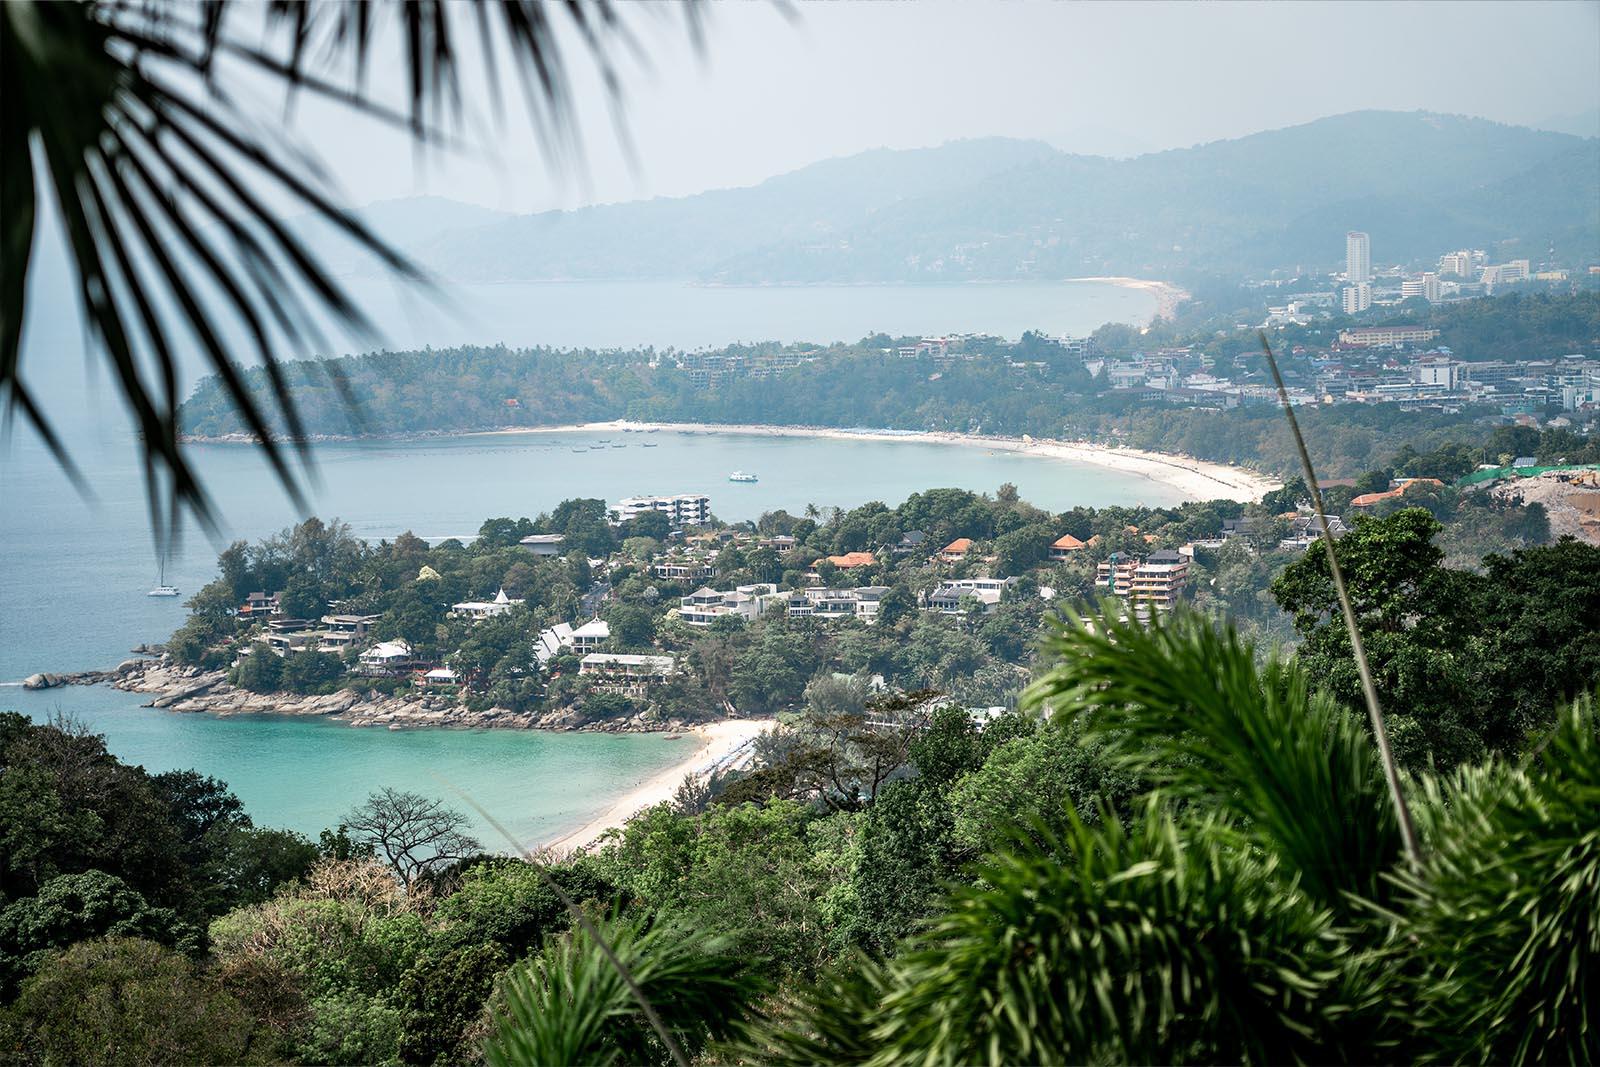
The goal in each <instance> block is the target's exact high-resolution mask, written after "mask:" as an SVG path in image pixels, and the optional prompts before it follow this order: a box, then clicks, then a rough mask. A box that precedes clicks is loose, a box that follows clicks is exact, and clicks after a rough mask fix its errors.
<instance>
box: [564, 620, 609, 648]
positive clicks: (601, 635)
mask: <svg viewBox="0 0 1600 1067" xmlns="http://www.w3.org/2000/svg"><path fill="white" fill-rule="evenodd" d="M610 640H611V624H610V623H608V622H606V621H605V620H604V619H591V620H590V621H589V622H586V623H584V624H583V625H582V626H580V627H578V628H577V629H576V630H573V631H572V648H573V650H574V651H576V652H593V651H595V650H596V649H598V648H600V647H602V646H603V645H605V644H607V643H608V642H610Z"/></svg>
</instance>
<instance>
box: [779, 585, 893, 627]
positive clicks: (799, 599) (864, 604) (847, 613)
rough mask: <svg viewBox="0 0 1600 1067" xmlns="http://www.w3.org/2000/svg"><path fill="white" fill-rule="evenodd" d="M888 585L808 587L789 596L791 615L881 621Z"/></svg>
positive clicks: (793, 616) (824, 618) (868, 621)
mask: <svg viewBox="0 0 1600 1067" xmlns="http://www.w3.org/2000/svg"><path fill="white" fill-rule="evenodd" d="M888 592H889V587H888V586H886V585H862V586H857V587H856V588H854V589H806V590H803V591H801V592H799V593H796V594H795V595H794V596H792V597H790V598H789V617H790V618H811V619H823V620H831V619H860V620H861V621H862V622H865V623H873V622H876V621H878V608H879V607H880V606H881V605H882V603H883V598H884V597H885V596H886V595H887V594H888Z"/></svg>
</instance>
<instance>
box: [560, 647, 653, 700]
mask: <svg viewBox="0 0 1600 1067" xmlns="http://www.w3.org/2000/svg"><path fill="white" fill-rule="evenodd" d="M676 664H677V661H676V660H675V659H673V657H671V656H635V655H629V654H627V653H621V652H591V653H589V654H588V655H587V656H584V657H583V661H582V662H581V663H580V664H579V665H578V673H579V674H580V675H582V676H583V677H585V678H588V679H589V680H590V682H591V683H593V685H594V687H595V688H596V689H601V690H604V691H606V692H608V693H624V694H626V695H628V696H643V695H644V694H645V693H646V692H647V691H648V690H649V689H650V687H651V686H653V685H660V684H661V683H662V682H664V681H666V680H667V679H668V678H671V677H672V672H673V669H674V667H675V666H676Z"/></svg>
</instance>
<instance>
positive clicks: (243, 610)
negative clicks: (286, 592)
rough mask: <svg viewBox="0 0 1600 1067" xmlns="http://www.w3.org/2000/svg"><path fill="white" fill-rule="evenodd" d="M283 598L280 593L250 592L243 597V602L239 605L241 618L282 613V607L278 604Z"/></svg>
mask: <svg viewBox="0 0 1600 1067" xmlns="http://www.w3.org/2000/svg"><path fill="white" fill-rule="evenodd" d="M282 600H283V594H282V593H273V594H272V595H271V596H268V595H267V594H266V593H264V592H261V593H251V594H249V595H248V596H246V597H245V598H244V603H243V604H242V605H240V607H239V612H238V615H239V618H241V619H265V618H269V617H271V616H274V615H282V614H283V609H282V608H281V607H280V606H279V605H280V603H281V601H282Z"/></svg>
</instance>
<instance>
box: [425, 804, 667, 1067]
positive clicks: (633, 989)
mask: <svg viewBox="0 0 1600 1067" xmlns="http://www.w3.org/2000/svg"><path fill="white" fill-rule="evenodd" d="M434 777H436V778H439V780H440V781H441V782H443V783H444V784H445V786H447V787H448V788H449V789H450V791H451V792H453V793H455V794H456V795H457V796H458V797H460V798H461V799H462V800H464V801H465V802H466V803H467V806H468V807H470V808H471V809H472V810H473V811H475V812H477V813H478V814H479V815H480V816H482V817H483V820H484V821H485V822H487V823H488V824H489V825H490V826H492V827H494V828H495V830H497V831H498V832H499V834H500V836H501V837H503V838H505V839H506V841H507V842H509V843H510V845H511V847H512V848H514V849H516V850H517V854H518V855H520V856H521V857H522V858H523V859H524V860H525V861H527V863H528V864H529V865H530V866H531V867H533V869H534V870H535V871H538V872H539V877H540V878H541V879H543V880H544V884H545V885H547V886H549V887H550V890H551V891H552V892H553V893H555V895H556V896H557V897H559V898H560V899H561V904H562V906H563V907H565V908H566V909H567V911H568V912H570V913H571V914H572V918H573V919H574V920H575V921H576V922H577V923H578V925H579V926H581V927H582V928H583V931H584V933H586V934H588V935H589V936H590V937H591V938H593V939H594V943H595V944H596V945H599V946H600V951H601V952H602V953H603V954H604V955H605V957H606V959H607V960H608V961H609V962H610V963H611V966H612V967H614V968H615V969H616V972H617V975H618V977H620V978H621V979H622V981H623V983H624V984H625V985H627V987H628V992H629V993H630V994H632V996H633V999H634V1001H635V1002H636V1003H637V1004H638V1005H639V1010H640V1011H642V1012H644V1017H645V1019H646V1020H647V1021H648V1022H649V1023H650V1028H651V1029H652V1030H654V1031H655V1032H656V1036H657V1037H659V1038H660V1039H661V1043H662V1044H663V1045H665V1046H666V1047H667V1053H668V1054H669V1055H670V1056H671V1057H672V1062H673V1063H674V1064H676V1065H677V1067H689V1057H687V1056H685V1055H684V1054H683V1048H682V1047H681V1046H680V1045H679V1044H678V1040H677V1038H675V1037H673V1036H672V1031H671V1030H669V1029H668V1028H667V1024H666V1023H664V1022H662V1021H661V1016H660V1015H659V1014H657V1012H656V1009H655V1005H654V1004H651V1003H650V998H649V997H647V996H645V993H644V990H643V989H642V988H640V986H639V983H638V982H636V981H634V978H633V972H631V971H629V970H628V967H627V964H625V963H623V962H622V960H621V959H619V958H618V957H617V954H616V952H615V951H613V950H612V948H611V943H610V942H608V941H607V940H606V939H605V938H604V937H602V936H601V934H600V931H599V929H598V928H597V927H596V926H595V925H594V923H593V922H591V921H590V920H589V916H588V915H587V914H585V913H584V910H583V909H582V908H580V907H578V902H577V901H575V900H573V899H572V898H571V897H570V896H568V895H567V891H566V890H564V889H562V888H561V886H560V885H559V884H558V883H557V882H556V880H555V879H554V878H552V877H550V872H549V871H548V870H546V869H545V865H544V864H543V863H541V862H540V861H539V859H538V858H537V857H535V856H534V854H533V850H532V849H530V848H528V847H527V846H526V845H524V844H523V843H522V842H521V841H518V840H517V838H516V836H515V835H513V834H512V833H511V831H510V830H507V829H506V828H505V826H504V825H502V824H501V822H500V820H499V819H496V818H495V817H494V816H493V815H490V814H489V813H488V812H487V811H485V810H484V809H483V806H482V805H481V804H479V803H478V802H477V801H476V800H473V799H472V797H471V796H470V795H469V794H468V793H467V792H466V791H465V790H463V789H461V788H459V787H458V786H456V785H455V784H454V783H452V782H451V781H449V780H448V779H446V778H443V777H441V776H439V775H435V776H434Z"/></svg>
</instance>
